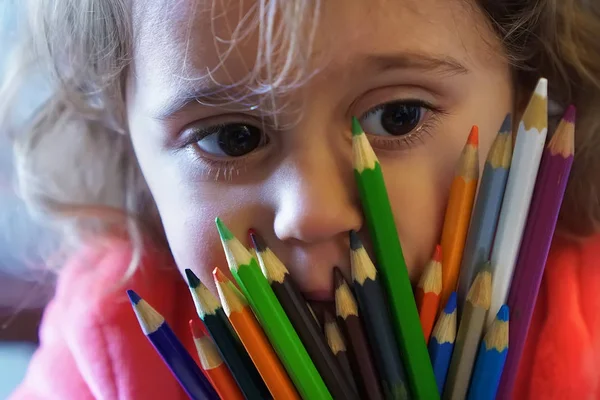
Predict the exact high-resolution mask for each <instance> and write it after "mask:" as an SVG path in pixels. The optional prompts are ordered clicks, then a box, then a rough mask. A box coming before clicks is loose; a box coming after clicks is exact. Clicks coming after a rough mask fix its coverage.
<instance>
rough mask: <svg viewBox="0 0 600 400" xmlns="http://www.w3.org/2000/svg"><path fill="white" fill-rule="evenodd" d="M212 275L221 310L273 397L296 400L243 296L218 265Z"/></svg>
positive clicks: (294, 391) (289, 382) (285, 374)
mask: <svg viewBox="0 0 600 400" xmlns="http://www.w3.org/2000/svg"><path fill="white" fill-rule="evenodd" d="M213 277H214V280H215V285H216V286H217V291H218V292H219V298H220V299H221V305H222V306H223V311H224V312H225V315H227V318H229V322H231V326H233V329H234V330H235V332H236V333H237V335H238V337H239V338H240V340H241V341H242V344H243V345H244V347H245V348H246V351H247V352H248V355H249V356H250V358H251V359H252V361H253V362H254V365H255V366H256V369H257V370H258V373H259V374H260V376H261V377H262V378H263V381H264V382H265V384H266V385H267V388H268V389H269V392H271V395H272V396H273V399H275V400H279V399H281V400H284V399H292V400H293V399H299V398H300V397H299V396H298V394H297V393H296V389H295V388H294V386H293V385H292V382H291V381H290V379H289V378H288V376H287V373H286V372H285V370H284V369H283V366H282V365H281V363H280V362H279V359H278V358H277V355H276V354H275V351H273V348H272V347H271V344H270V343H269V341H268V339H267V338H266V336H265V334H264V333H263V331H262V328H261V327H260V325H259V324H258V321H257V320H256V318H255V317H254V314H253V313H252V310H251V309H250V306H249V305H248V302H247V301H246V298H245V297H244V295H243V294H242V293H240V291H239V290H238V289H237V288H236V287H235V285H234V284H233V282H231V281H230V280H229V279H227V277H226V276H225V275H224V274H223V273H222V272H221V271H220V270H219V269H218V268H215V269H214V271H213Z"/></svg>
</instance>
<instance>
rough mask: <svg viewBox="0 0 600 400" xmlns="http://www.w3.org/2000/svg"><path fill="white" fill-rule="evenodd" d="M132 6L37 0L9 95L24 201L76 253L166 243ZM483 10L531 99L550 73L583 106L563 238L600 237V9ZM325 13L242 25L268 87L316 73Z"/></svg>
mask: <svg viewBox="0 0 600 400" xmlns="http://www.w3.org/2000/svg"><path fill="white" fill-rule="evenodd" d="M129 3H130V1H128V0H110V1H106V0H104V1H103V0H29V2H28V5H27V6H28V8H27V10H28V15H29V19H28V23H27V24H26V26H25V28H26V29H24V32H23V33H24V34H25V36H24V40H23V44H22V46H21V47H20V49H19V54H18V57H15V58H14V59H13V60H14V62H13V65H12V68H11V70H10V71H9V73H8V74H7V76H6V79H5V81H4V84H3V85H2V87H0V125H1V126H2V127H3V129H4V130H6V131H8V132H10V133H11V134H12V135H13V137H14V140H15V142H14V143H15V159H16V170H17V175H18V182H19V191H20V194H21V196H22V197H23V199H24V200H25V202H26V204H27V205H28V207H29V208H30V210H31V211H33V212H34V213H36V215H38V216H40V217H43V218H44V219H45V220H46V221H49V222H50V223H52V224H53V225H54V226H55V227H56V228H57V229H60V231H61V232H62V233H64V234H65V237H66V238H68V239H72V240H69V241H68V243H72V244H77V243H78V241H79V240H80V239H81V237H82V236H84V235H85V234H86V233H89V232H94V233H95V232H98V231H107V230H123V229H125V231H126V232H128V233H129V235H130V236H131V237H132V238H133V239H134V243H137V247H138V249H140V246H139V245H140V244H141V239H140V237H141V236H140V235H139V232H140V228H141V226H142V224H143V225H144V226H143V230H144V231H145V232H153V233H154V234H153V236H154V238H155V239H157V240H160V241H164V233H163V231H162V227H161V226H160V223H159V222H158V217H157V211H156V209H155V205H154V202H153V200H152V198H151V195H150V193H149V190H148V188H147V186H146V184H145V182H144V179H143V177H142V175H141V172H140V170H139V167H138V165H137V162H136V158H135V156H134V154H133V150H132V146H131V142H130V139H129V137H128V135H127V134H126V133H127V126H126V122H125V116H124V115H123V114H124V109H125V107H124V95H123V93H124V82H125V76H126V74H127V70H128V66H129V64H130V61H131V54H132V46H133V35H132V31H133V30H132V26H131V24H132V15H131V5H130V4H129ZM473 6H474V7H478V8H479V9H480V10H481V11H483V12H484V13H485V14H486V15H487V16H488V17H489V19H488V20H489V24H490V26H491V27H492V28H493V29H494V30H495V31H496V32H497V34H498V36H499V37H500V38H501V39H502V40H503V43H504V46H505V49H506V54H507V57H508V60H509V61H510V63H511V64H512V66H513V69H514V76H515V79H516V85H517V87H519V88H522V89H523V90H522V92H523V93H528V90H529V89H531V88H532V87H533V85H534V83H535V81H536V80H537V79H538V78H539V77H540V76H544V77H547V78H548V80H549V82H550V97H551V99H552V100H554V102H556V103H558V104H559V105H561V106H563V107H564V106H565V105H567V104H571V103H573V104H575V105H576V106H577V110H578V119H577V131H576V156H575V161H574V165H573V170H572V175H571V180H570V184H569V186H568V189H567V193H566V196H565V199H564V203H563V209H562V212H561V217H560V220H559V229H560V232H562V233H563V234H568V235H570V236H573V237H585V236H589V235H591V234H593V233H595V232H599V231H600V173H599V172H600V116H599V115H598V114H597V110H598V109H600V40H599V38H600V6H599V5H598V3H597V2H592V1H586V0H476V2H475V3H474V5H473ZM318 10H319V2H318V0H315V1H309V0H286V1H277V0H259V1H257V2H256V4H255V6H254V7H252V8H251V11H250V13H249V14H248V15H244V16H240V20H243V21H245V22H244V25H243V26H242V25H240V26H238V27H236V28H235V29H234V30H233V32H232V38H231V39H229V43H230V46H231V47H230V48H233V46H235V43H236V42H237V41H238V40H239V39H240V37H242V36H243V35H246V34H248V32H250V31H253V30H256V31H258V32H259V37H260V40H259V42H260V43H259V50H258V52H257V59H256V67H255V69H257V70H258V69H260V68H263V69H264V68H266V69H267V71H268V73H267V77H268V79H269V82H265V84H266V86H268V87H269V88H270V89H271V90H272V89H273V88H275V89H281V90H285V89H287V88H289V87H290V85H292V86H293V85H297V84H299V82H300V81H301V80H302V79H303V77H305V76H306V75H307V71H303V70H302V67H300V68H298V67H297V63H296V62H297V60H305V59H306V58H307V56H308V54H310V46H311V40H312V38H311V35H308V37H307V35H306V26H307V24H312V26H313V28H312V29H309V32H314V26H316V24H318V16H319V11H318ZM276 21H278V22H276ZM280 21H283V23H281V24H279V22H280ZM272 66H277V69H276V70H275V69H274V68H271V67H272ZM32 71H38V72H40V71H41V73H43V74H45V75H47V76H48V78H49V79H50V85H51V90H52V93H51V95H50V97H49V98H48V99H47V100H46V101H45V102H44V103H43V104H42V105H41V106H40V107H39V108H38V109H37V110H36V111H35V115H34V118H33V119H31V120H30V121H29V122H28V123H26V124H24V125H23V124H16V123H15V121H14V120H12V119H11V118H9V117H11V116H12V115H14V109H13V108H14V105H15V104H18V101H17V100H16V99H17V98H18V94H19V93H21V92H22V90H23V87H24V85H25V83H26V80H27V77H29V76H31V73H32ZM256 90H261V89H260V88H256ZM57 157H59V158H60V162H57V160H56V159H57ZM135 264H136V260H135V259H134V260H133V261H132V268H133V267H135Z"/></svg>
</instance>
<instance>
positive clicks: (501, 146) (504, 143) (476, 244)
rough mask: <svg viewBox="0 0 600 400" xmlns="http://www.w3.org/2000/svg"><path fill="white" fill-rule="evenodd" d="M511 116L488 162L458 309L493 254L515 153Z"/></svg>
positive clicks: (465, 258) (466, 255)
mask: <svg viewBox="0 0 600 400" xmlns="http://www.w3.org/2000/svg"><path fill="white" fill-rule="evenodd" d="M511 126H512V119H511V117H510V114H508V115H507V116H506V118H505V119H504V122H503V123H502V126H501V127H500V131H499V132H498V135H497V136H496V139H495V140H494V143H493V144H492V147H491V148H490V151H489V153H488V156H487V160H486V162H485V167H484V169H483V175H482V177H481V183H480V186H479V193H478V194H477V200H476V201H475V207H474V208H473V216H472V218H471V226H470V227H469V233H468V236H467V242H466V244H465V250H464V252H463V260H462V265H461V267H460V277H459V281H458V313H459V315H460V314H461V312H462V309H463V307H464V304H465V301H466V299H467V293H468V292H469V289H470V288H471V284H472V283H473V278H474V277H475V275H476V274H477V272H478V271H477V269H478V267H479V266H480V265H483V264H484V263H485V262H486V261H487V260H489V258H490V253H491V251H492V242H493V241H494V235H495V233H496V226H497V225H498V216H499V215H500V208H501V206H502V199H503V198H504V189H505V188H506V181H507V180H508V170H509V168H510V161H511V157H512V135H511V133H512V132H511Z"/></svg>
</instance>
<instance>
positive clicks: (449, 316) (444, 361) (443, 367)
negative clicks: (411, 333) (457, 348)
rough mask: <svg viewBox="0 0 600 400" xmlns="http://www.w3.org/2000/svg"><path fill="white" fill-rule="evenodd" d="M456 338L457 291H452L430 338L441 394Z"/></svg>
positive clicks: (430, 356) (432, 362)
mask: <svg viewBox="0 0 600 400" xmlns="http://www.w3.org/2000/svg"><path fill="white" fill-rule="evenodd" d="M455 340H456V292H452V294H451V295H450V297H449V298H448V302H447V303H446V306H445V307H444V310H443V311H442V312H441V314H440V316H439V318H438V320H437V322H436V324H435V327H434V328H433V334H432V335H431V339H430V340H429V346H428V348H429V358H430V359H431V364H432V365H433V373H434V375H435V381H436V383H437V386H438V391H439V393H440V395H441V394H442V392H443V391H444V385H445V384H446V376H447V375H448V368H449V367H450V359H451V358H452V351H453V350H454V341H455Z"/></svg>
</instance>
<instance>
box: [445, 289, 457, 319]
mask: <svg viewBox="0 0 600 400" xmlns="http://www.w3.org/2000/svg"><path fill="white" fill-rule="evenodd" d="M454 310H456V292H452V293H451V294H450V297H449V298H448V302H447V303H446V307H444V313H446V314H452V313H453V312H454Z"/></svg>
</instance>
